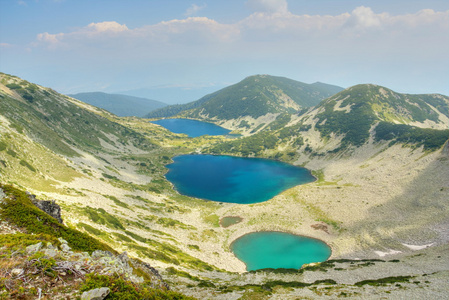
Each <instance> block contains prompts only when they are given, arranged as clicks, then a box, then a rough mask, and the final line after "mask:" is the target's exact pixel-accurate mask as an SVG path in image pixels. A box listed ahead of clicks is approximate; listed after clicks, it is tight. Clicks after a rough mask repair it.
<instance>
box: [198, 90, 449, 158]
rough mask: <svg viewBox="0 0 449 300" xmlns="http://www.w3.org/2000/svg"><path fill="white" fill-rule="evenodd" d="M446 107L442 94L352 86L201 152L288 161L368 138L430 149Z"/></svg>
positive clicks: (439, 137)
mask: <svg viewBox="0 0 449 300" xmlns="http://www.w3.org/2000/svg"><path fill="white" fill-rule="evenodd" d="M448 107H449V97H447V96H443V95H408V94H399V93H395V92H393V91H392V90H389V89H387V88H384V87H381V86H377V85H370V84H363V85H357V86H354V87H351V88H348V89H346V90H344V91H342V92H340V93H338V94H336V95H334V96H332V97H329V98H328V99H326V100H324V101H322V102H321V103H320V104H319V105H317V106H316V107H314V108H313V109H311V110H309V111H307V112H303V114H302V115H300V116H298V115H297V116H294V115H289V114H285V115H279V116H278V117H277V118H276V120H275V121H274V122H272V123H271V124H270V125H269V126H267V127H266V128H265V129H264V130H263V131H261V132H258V133H257V134H254V135H252V136H250V137H246V138H243V139H238V140H234V141H229V142H226V143H221V144H217V145H213V146H212V147H210V148H208V149H207V150H205V151H206V152H211V153H233V154H240V155H243V156H251V155H256V156H264V155H265V156H267V155H268V156H269V157H274V158H279V157H282V156H283V155H284V159H286V160H293V159H294V158H295V157H297V155H298V152H297V151H298V150H299V149H301V150H302V151H305V152H315V153H316V151H318V152H321V153H323V151H331V152H338V151H340V150H343V149H346V148H348V147H350V146H356V147H359V146H361V145H363V144H365V143H367V142H368V141H369V140H370V139H371V141H374V142H379V141H390V142H391V143H396V142H397V143H402V144H407V145H409V146H410V145H413V146H414V147H420V146H423V147H424V149H425V150H436V149H439V148H441V147H442V146H443V145H444V143H445V142H446V141H447V140H448V138H449V130H447V128H448V127H449V112H448ZM293 118H294V119H295V121H292V119H293ZM316 132H318V133H319V140H318V141H317V137H316V135H315V134H314V133H316ZM326 145H332V146H327V147H326ZM279 149H283V150H282V152H279ZM323 149H326V150H323Z"/></svg>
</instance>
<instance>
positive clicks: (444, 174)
mask: <svg viewBox="0 0 449 300" xmlns="http://www.w3.org/2000/svg"><path fill="white" fill-rule="evenodd" d="M3 76H4V77H3V79H2V84H3V85H0V87H1V90H2V93H1V95H2V96H1V97H2V98H1V99H0V103H1V102H2V101H4V100H5V99H6V100H7V101H9V102H8V103H10V104H11V105H12V106H13V107H17V106H19V105H21V106H20V108H21V109H23V111H24V112H25V113H26V114H27V116H31V117H32V118H34V117H33V116H36V115H37V114H38V112H39V111H45V112H46V115H51V113H52V109H50V105H44V104H39V105H37V106H33V105H30V104H26V103H27V101H28V100H27V99H26V98H27V97H28V98H30V97H29V96H26V94H25V92H27V89H28V87H29V86H32V84H30V83H26V82H22V80H21V79H19V78H13V77H11V78H10V77H5V76H6V75H3ZM5 78H6V79H5ZM13 83H15V84H16V85H11V84H13ZM7 85H10V87H8V86H7ZM17 85H18V86H19V87H17ZM35 90H37V91H38V92H37V93H36V95H41V96H42V97H44V95H45V94H44V91H48V89H45V88H42V87H39V86H36V88H35ZM381 90H383V92H382V91H381ZM27 93H30V92H27ZM48 93H49V94H50V96H49V97H48V98H45V99H38V101H37V102H38V103H40V101H47V102H48V103H52V101H55V102H58V101H59V104H60V105H59V106H58V104H54V106H55V107H56V108H57V109H58V110H57V111H58V112H59V113H60V114H61V113H62V115H63V116H64V120H65V122H68V123H72V124H81V123H83V122H84V121H88V122H89V123H90V122H91V121H92V124H93V126H92V128H103V129H101V131H102V132H100V133H98V135H97V134H96V132H95V131H93V136H92V137H90V138H89V139H86V140H85V141H84V142H82V140H80V139H81V136H79V135H78V136H77V135H76V133H72V132H71V131H70V129H69V128H67V127H64V126H61V128H58V127H57V124H58V123H57V122H56V121H52V123H51V124H52V126H55V127H56V128H55V132H56V134H55V133H52V132H51V131H50V130H48V131H47V133H48V136H49V137H52V138H53V139H58V137H59V139H61V137H60V135H58V134H57V133H59V132H64V133H65V134H67V135H68V136H67V137H65V140H66V141H67V140H71V141H73V142H74V144H68V145H70V147H68V148H63V149H69V150H73V152H69V151H66V152H63V151H61V150H60V149H58V148H57V147H54V148H51V147H53V146H52V145H55V143H56V142H53V144H50V143H48V144H44V143H41V142H40V140H39V139H37V138H36V133H34V131H33V128H32V126H29V125H27V124H25V126H22V127H19V126H20V125H21V122H22V120H23V117H21V116H20V113H19V112H20V110H19V109H15V110H12V112H11V111H10V110H8V109H9V106H5V108H6V110H1V111H0V130H1V132H2V135H1V136H0V164H1V165H0V167H1V168H2V172H1V180H2V181H3V182H8V183H13V184H14V185H15V186H23V187H26V189H27V190H30V191H31V192H32V193H33V194H36V195H38V198H40V199H43V200H49V199H56V200H57V201H56V203H57V204H58V205H60V206H61V208H62V211H61V214H62V218H63V219H64V223H65V224H67V225H68V226H69V227H70V228H76V229H78V230H80V231H82V232H85V233H86V234H89V235H93V236H95V237H96V238H98V239H100V240H101V241H103V242H105V243H106V244H107V245H109V246H110V247H113V248H114V249H117V251H120V252H123V251H126V252H127V253H128V255H129V257H130V258H139V259H140V260H142V261H145V262H147V263H150V264H151V265H152V266H154V267H156V268H157V269H158V270H160V273H161V275H162V276H163V278H165V279H166V281H167V282H168V283H169V284H170V286H171V288H173V289H174V290H178V291H182V292H183V293H185V294H187V295H191V296H195V297H200V298H206V299H238V298H251V297H253V298H256V299H268V298H272V299H296V298H298V297H299V298H301V297H309V298H312V299H315V298H329V299H333V298H335V297H345V296H346V297H351V298H356V299H357V298H360V299H370V298H371V299H376V298H381V297H389V296H391V297H395V298H401V297H411V298H423V297H431V296H432V297H433V298H435V297H436V298H443V297H444V296H445V295H444V292H443V291H445V290H446V289H447V288H446V287H447V277H448V269H447V265H448V264H447V261H446V259H447V258H446V256H444V255H442V253H444V251H446V250H447V247H448V240H449V238H448V234H447V230H446V228H447V224H449V219H448V214H447V211H448V203H447V199H448V198H449V186H448V184H449V180H448V179H449V173H448V172H449V165H448V164H449V152H448V147H449V146H448V144H447V143H446V145H444V143H445V141H447V136H448V133H447V131H444V130H439V128H443V127H445V126H446V128H447V126H448V125H449V124H448V122H447V113H445V111H444V103H447V97H446V96H440V95H435V96H426V95H419V96H416V97H417V98H419V99H417V98H416V97H415V96H413V95H400V94H396V93H394V92H392V91H389V90H388V89H386V88H380V87H377V86H372V85H362V86H357V87H356V88H354V89H348V90H346V91H343V92H342V93H340V94H337V95H335V96H334V97H331V98H329V99H327V100H325V101H324V102H323V103H322V105H318V106H317V107H315V108H310V109H308V110H304V111H301V113H296V114H289V113H276V114H267V115H264V116H261V117H260V118H258V119H257V120H258V122H259V123H252V122H251V120H255V119H254V118H253V119H251V118H250V117H245V118H247V119H246V120H248V124H247V126H248V129H247V131H246V132H247V135H248V136H245V137H242V138H238V139H235V138H228V137H199V138H187V137H185V136H182V135H176V134H172V133H170V132H168V131H167V130H164V129H162V128H160V127H159V126H156V125H154V124H150V123H148V122H147V121H146V120H140V119H137V118H117V117H115V116H112V115H110V114H108V113H107V112H104V111H101V110H99V109H97V108H94V107H92V106H89V105H87V104H84V103H81V102H79V101H76V100H73V99H71V98H67V97H65V96H61V97H59V96H57V95H56V94H54V95H53V94H51V92H50V91H48ZM345 93H346V94H345ZM379 93H380V96H379ZM382 93H383V94H385V95H384V96H382V95H383V94H382ZM30 95H31V94H30ZM348 95H349V97H348V98H347V96H348ZM25 96H26V97H25ZM31 96H32V95H31ZM391 97H393V98H394V99H399V100H401V99H402V100H403V101H402V100H401V101H399V102H398V103H396V102H394V101H393V98H391ZM37 98H38V97H37ZM33 99H34V98H33ZM348 99H350V100H348ZM376 99H377V100H376ZM439 99H440V100H442V101H443V102H441V103H440V104H438V103H439V102H438V101H439ZM66 101H67V102H66ZM345 101H346V102H345ZM420 101H424V102H425V103H422V102H420ZM16 102H17V103H16ZM390 102H391V103H390ZM44 103H45V102H44ZM432 103H433V104H432ZM25 104H26V105H25ZM72 104H74V105H75V106H76V107H74V106H72ZM399 104H400V105H399ZM410 105H411V106H410ZM61 107H66V108H68V111H64V110H62V111H59V109H62V108H61ZM378 107H385V109H387V108H388V109H387V111H388V113H383V112H382V111H380V110H379V108H378ZM414 107H420V108H422V109H423V111H424V112H422V113H416V112H415V111H414ZM72 109H73V110H74V111H78V109H81V110H85V112H84V111H83V112H80V113H79V114H70V113H69V112H70V111H71V110H72ZM4 112H5V113H4ZM90 113H92V114H93V115H91V114H90ZM364 116H368V117H366V118H365V117H364ZM41 117H43V116H41ZM56 117H57V114H53V115H52V118H54V119H55V120H56V119H57V118H56ZM86 117H87V119H85V118H86ZM21 118H22V119H21ZM36 118H37V117H36ZM44 120H45V118H44ZM101 120H105V122H104V125H107V126H104V127H101V126H103V125H101V124H98V125H96V122H97V121H98V122H101ZM346 121H347V122H350V123H351V122H356V123H357V122H359V121H360V122H361V124H365V125H364V126H366V124H368V125H369V127H368V126H366V128H368V136H364V135H365V134H366V131H365V130H364V128H365V127H364V126H361V127H360V128H361V129H363V130H361V133H362V138H360V139H354V136H352V137H351V133H350V132H349V131H347V130H345V131H343V130H342V129H340V127H342V126H343V127H342V128H344V126H346V125H347V124H346V123H345V122H346ZM36 122H37V121H36ZM41 122H44V121H41ZM231 123H232V122H230V123H229V124H231ZM43 124H48V123H43ZM84 124H86V123H85V122H84ZM235 124H236V125H239V124H240V123H235ZM357 124H358V123H357ZM382 124H386V125H387V126H385V125H382ZM231 125H232V124H231ZM417 125H419V126H417ZM233 126H234V125H233ZM379 126H384V127H383V130H382V132H383V134H382V135H381V136H378V132H379V128H381V127H379ZM404 126H405V127H404ZM64 128H65V129H64ZM87 128H88V127H87ZM108 128H109V129H110V128H114V129H113V130H112V129H111V130H110V131H106V130H108ZM245 128H246V127H245ZM103 131H105V132H106V134H103ZM122 133H123V134H122ZM429 133H430V134H429ZM72 134H73V136H71V135H72ZM128 134H129V135H130V139H129V140H128V139H127V136H128ZM113 135H114V136H115V137H117V138H114V136H113ZM348 135H349V137H348ZM104 136H106V137H107V138H108V139H109V140H108V141H106V140H104ZM429 136H432V139H431V140H429V139H428V137H429ZM44 137H45V136H41V138H44ZM379 137H380V138H379ZM436 137H438V138H436ZM141 138H143V139H141ZM434 138H436V139H434ZM139 140H140V141H141V144H139V142H138V141H139ZM58 141H59V140H58ZM354 141H358V142H354ZM435 141H436V142H435ZM59 142H61V143H62V141H59ZM98 144H99V145H100V146H96V145H98ZM58 145H59V144H58ZM52 149H54V150H52ZM191 152H196V153H204V152H214V153H217V154H223V153H229V154H233V155H244V156H259V157H269V158H275V159H280V160H283V161H287V162H291V163H293V164H296V165H302V166H305V167H307V168H309V169H311V170H312V171H313V173H314V174H315V176H316V177H317V178H318V180H317V181H316V182H314V183H310V184H307V185H302V186H297V187H294V188H292V189H290V190H288V191H285V192H284V193H282V194H280V195H278V196H276V197H274V198H273V199H271V200H269V201H267V202H263V203H257V204H251V205H245V206H243V205H237V204H232V203H224V204H220V203H215V202H209V201H203V200H199V199H194V198H189V197H185V196H181V195H179V194H178V193H176V191H174V190H173V187H172V186H171V184H169V183H168V182H167V181H166V180H165V178H164V177H163V174H164V165H165V164H166V163H168V162H170V158H171V157H173V156H174V155H177V154H183V153H191ZM22 161H23V162H22ZM226 216H240V217H241V218H242V221H241V222H240V223H238V224H235V225H232V226H230V227H226V228H224V227H222V226H221V225H220V222H219V220H220V219H221V218H223V217H226ZM260 230H279V231H285V232H291V233H295V234H302V235H308V236H311V237H315V238H318V239H321V240H323V241H325V242H326V243H328V244H329V245H330V246H331V247H332V250H333V253H332V257H331V259H332V261H330V262H328V263H324V264H319V265H316V266H308V267H306V268H303V269H301V271H282V270H280V271H278V272H275V271H268V270H265V271H259V272H252V273H246V272H245V265H244V264H243V263H242V262H241V261H239V260H238V259H237V258H236V257H235V256H234V255H233V254H232V252H231V251H230V244H231V243H232V241H234V240H235V239H236V238H238V237H240V236H241V235H243V234H246V233H249V232H253V231H260ZM63 238H64V237H63ZM64 239H65V240H67V241H68V245H69V247H71V248H72V249H74V247H73V246H72V245H71V244H70V243H71V242H70V241H69V239H66V238H64ZM37 242H38V241H35V240H33V243H32V244H36V243H37ZM51 243H52V245H53V246H55V245H59V244H58V242H56V241H53V242H51ZM27 246H28V245H27ZM58 247H59V246H58ZM62 250H63V249H62V248H59V249H58V251H62ZM103 251H104V250H103ZM107 251H109V250H107ZM89 255H90V256H91V257H92V254H89ZM86 258H87V257H86ZM19 268H21V267H19Z"/></svg>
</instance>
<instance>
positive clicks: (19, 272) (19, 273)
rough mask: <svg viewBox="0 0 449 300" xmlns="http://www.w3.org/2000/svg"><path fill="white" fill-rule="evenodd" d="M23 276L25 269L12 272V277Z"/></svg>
mask: <svg viewBox="0 0 449 300" xmlns="http://www.w3.org/2000/svg"><path fill="white" fill-rule="evenodd" d="M22 274H23V269H19V268H16V269H12V270H11V275H12V276H20V275H22Z"/></svg>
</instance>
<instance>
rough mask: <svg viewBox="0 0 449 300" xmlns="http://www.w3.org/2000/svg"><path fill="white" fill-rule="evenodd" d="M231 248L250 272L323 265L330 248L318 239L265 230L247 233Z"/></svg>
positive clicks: (329, 253) (328, 255)
mask: <svg viewBox="0 0 449 300" xmlns="http://www.w3.org/2000/svg"><path fill="white" fill-rule="evenodd" d="M231 249H232V251H233V252H234V254H235V256H236V257H237V258H238V259H240V260H241V261H243V262H244V263H245V264H246V269H247V270H248V271H253V270H259V269H267V268H272V269H279V268H284V269H299V268H301V266H302V265H303V264H308V263H313V262H323V261H325V260H327V259H328V258H329V257H330V255H331V249H330V247H329V246H328V245H327V244H326V243H324V242H322V241H320V240H317V239H313V238H308V237H305V236H300V235H294V234H290V233H285V232H277V231H265V232H253V233H249V234H246V235H244V236H242V237H240V238H238V239H237V240H235V241H234V242H233V243H232V245H231Z"/></svg>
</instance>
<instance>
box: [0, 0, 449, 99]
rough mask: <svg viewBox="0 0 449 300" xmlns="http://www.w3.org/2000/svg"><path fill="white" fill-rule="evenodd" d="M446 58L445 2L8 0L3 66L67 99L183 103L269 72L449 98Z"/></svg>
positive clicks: (2, 23)
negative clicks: (130, 97) (137, 97)
mask: <svg viewBox="0 0 449 300" xmlns="http://www.w3.org/2000/svg"><path fill="white" fill-rule="evenodd" d="M448 53H449V1H447V0H428V1H422V0H420V1H416V0H408V1H402V0H401V1H398V0H390V1H384V0H376V1H374V0H372V1H368V0H365V1H355V0H346V1H338V0H307V1H306V0H240V1H237V0H226V1H224V0H223V1H221V0H220V1H219V0H202V1H180V0H145V1H144V0H128V1H124V0H120V1H119V0H0V71H1V72H5V73H9V74H13V75H17V76H20V77H22V78H24V79H26V80H29V81H32V82H35V83H38V84H41V85H44V86H47V87H51V88H53V89H55V90H57V91H59V92H62V93H77V92H86V91H105V92H119V91H129V90H140V91H141V93H142V96H143V94H145V93H146V94H148V95H149V96H154V97H152V98H155V97H158V98H159V99H157V98H155V99H156V100H162V101H166V102H171V103H177V102H179V103H182V102H185V101H191V100H194V99H197V98H199V97H200V96H202V95H203V94H204V93H206V92H212V91H214V90H218V89H220V88H222V87H224V86H227V85H229V84H233V83H236V82H238V81H240V80H242V79H243V78H244V77H246V76H250V75H254V74H270V75H276V76H285V77H289V78H291V79H295V80H298V81H302V82H306V83H313V82H316V81H321V82H325V83H329V84H335V85H339V86H342V87H349V86H352V85H355V84H359V83H375V84H379V85H383V86H386V87H388V88H391V89H393V90H395V91H398V92H405V93H442V94H445V95H449V72H448V70H449V54H448ZM156 90H157V93H153V94H151V91H156ZM173 90H177V91H178V93H176V94H174V93H173ZM183 91H184V92H185V94H184V96H183V94H182V92H183Z"/></svg>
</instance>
